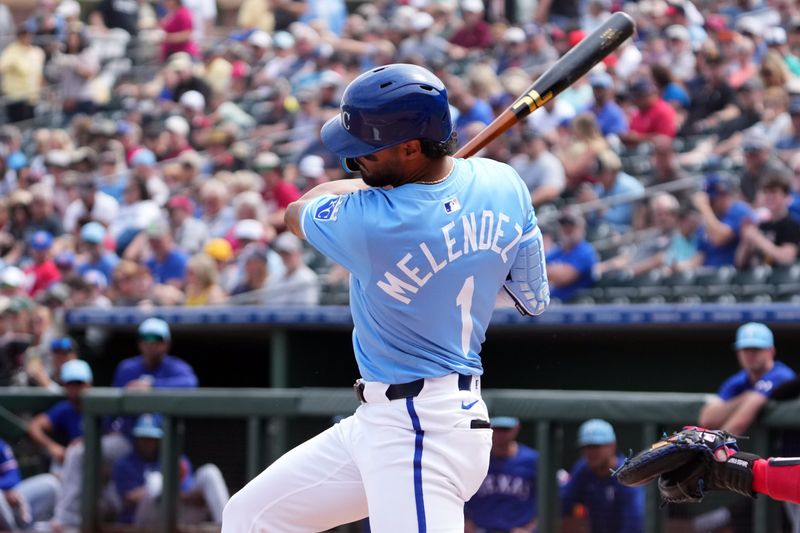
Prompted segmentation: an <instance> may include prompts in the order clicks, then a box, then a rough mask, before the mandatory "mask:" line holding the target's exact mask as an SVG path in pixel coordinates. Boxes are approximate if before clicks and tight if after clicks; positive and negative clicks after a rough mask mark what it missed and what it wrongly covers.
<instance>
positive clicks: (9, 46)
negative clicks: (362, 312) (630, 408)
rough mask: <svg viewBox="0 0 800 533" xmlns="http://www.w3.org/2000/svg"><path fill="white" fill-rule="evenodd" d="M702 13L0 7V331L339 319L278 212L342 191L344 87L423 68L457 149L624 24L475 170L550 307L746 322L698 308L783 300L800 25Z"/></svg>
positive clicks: (196, 1) (51, 2) (422, 5)
mask: <svg viewBox="0 0 800 533" xmlns="http://www.w3.org/2000/svg"><path fill="white" fill-rule="evenodd" d="M696 4H697V5H695V4H694V3H692V2H691V1H690V0H640V1H638V2H622V1H620V0H589V1H588V2H583V1H579V0H559V1H557V2H556V1H550V2H549V1H546V0H545V1H541V2H539V3H538V4H534V3H530V2H522V1H517V2H513V1H512V2H499V3H498V2H484V1H482V0H408V1H399V2H398V1H389V0H382V1H375V2H364V3H350V4H348V5H346V4H345V2H344V1H343V0H302V1H301V0H276V1H272V2H267V1H264V0H244V1H243V2H242V3H241V7H240V8H239V10H238V13H236V14H235V15H236V17H235V19H236V20H235V21H233V20H232V17H231V16H227V17H224V16H223V13H221V12H217V6H216V2H214V0H162V1H159V2H140V1H135V0H128V1H125V0H103V1H101V2H100V3H99V4H98V5H97V6H96V7H93V8H92V10H91V11H87V9H88V8H87V7H86V5H82V4H79V3H78V2H76V1H75V0H38V1H37V2H36V5H35V7H34V9H33V10H32V12H30V13H23V14H19V13H17V14H12V13H10V11H9V8H8V7H7V6H5V5H0V92H1V93H2V95H1V97H2V100H0V101H1V102H2V106H0V107H1V108H2V111H3V113H4V115H5V117H4V118H5V121H4V122H5V125H4V126H3V127H2V128H0V194H1V195H2V198H1V200H0V260H2V265H0V266H2V270H0V285H2V287H0V293H2V294H3V297H2V298H0V313H2V314H3V315H10V317H9V318H10V319H11V321H12V322H14V326H13V328H16V327H18V326H20V327H22V328H23V330H22V331H21V333H26V334H28V333H30V334H32V335H35V333H32V332H30V331H27V330H31V329H32V326H31V325H30V324H25V323H26V322H30V320H29V319H27V318H26V319H22V318H19V314H20V313H23V314H27V315H30V316H50V315H52V313H58V312H60V310H62V309H69V308H74V307H77V306H104V307H108V306H144V307H152V306H165V305H186V306H203V305H220V304H227V305H237V304H258V305H281V306H287V305H288V306H291V305H317V304H320V303H322V304H331V303H333V304H337V303H339V304H341V303H346V302H347V299H348V297H347V284H348V279H347V278H348V276H347V273H346V272H344V271H343V269H342V268H341V267H339V266H338V265H335V264H331V263H330V261H329V260H327V259H325V258H324V257H322V256H321V255H320V254H318V253H316V252H315V251H313V250H311V249H310V248H309V247H306V246H304V244H303V243H302V242H301V241H299V240H298V239H296V238H294V237H293V236H292V235H291V234H289V233H287V232H286V231H285V227H284V224H283V211H284V209H285V208H286V206H287V205H288V204H289V203H290V202H292V201H293V200H295V199H297V198H298V197H299V196H300V195H301V194H302V193H303V192H304V191H306V190H308V189H310V188H312V187H313V186H315V185H316V184H319V183H321V182H325V181H329V180H336V179H342V178H344V177H346V174H345V173H344V171H343V170H342V168H341V165H340V163H339V161H338V160H337V159H336V158H335V157H334V156H333V154H331V153H330V152H328V151H327V150H326V149H325V148H324V146H323V145H322V143H321V141H320V139H319V135H318V133H319V129H320V127H321V125H322V124H323V123H324V122H325V120H327V119H328V118H329V117H331V116H333V115H335V114H336V113H337V112H338V103H339V100H340V96H341V92H342V90H343V89H344V87H345V86H346V85H347V83H348V82H349V81H351V80H352V79H353V78H355V77H356V76H357V75H358V74H360V73H361V72H363V71H365V70H366V69H369V68H372V67H375V66H378V65H382V64H385V63H388V62H409V63H417V64H422V65H424V66H426V67H427V68H429V69H431V70H432V71H433V72H435V73H436V74H437V75H438V76H439V77H440V78H442V79H443V80H444V81H445V84H446V85H447V87H448V91H449V97H450V101H451V108H452V116H453V119H454V122H455V125H456V130H457V132H458V136H459V142H460V143H462V144H463V143H464V142H466V141H467V140H468V139H470V138H471V137H473V136H474V135H475V134H476V133H477V132H478V131H480V130H481V129H482V128H483V127H484V126H485V125H486V124H488V123H489V122H491V120H492V119H493V118H494V117H495V116H497V115H498V114H499V113H500V112H502V111H503V110H504V109H505V108H506V107H507V106H508V105H509V104H510V103H512V102H513V101H514V100H515V99H516V98H517V96H518V95H520V94H521V93H522V92H523V90H524V89H525V88H526V87H528V86H529V84H530V82H531V81H532V80H533V79H535V78H536V77H537V76H538V75H539V74H540V73H542V72H543V71H544V70H545V69H546V68H548V67H549V66H550V65H551V64H552V63H553V62H554V61H555V60H556V59H557V58H558V57H559V56H561V55H563V54H564V53H565V52H566V51H568V50H569V49H570V48H571V47H572V46H574V45H575V44H576V43H577V42H579V41H580V40H581V39H582V38H583V37H584V36H585V35H586V33H587V32H589V31H591V30H593V29H595V28H596V27H597V26H598V25H599V24H600V23H602V21H603V20H604V19H605V18H606V17H608V16H609V15H610V13H612V12H614V11H618V10H623V11H625V12H627V13H629V14H630V15H632V16H633V17H634V18H635V20H636V23H637V32H636V34H635V36H634V37H633V38H632V39H630V40H629V41H627V42H626V43H624V44H623V45H622V46H621V47H620V48H619V49H618V50H616V51H614V53H612V54H611V55H610V56H608V57H607V58H606V59H605V60H603V61H602V62H601V63H600V64H599V65H598V66H596V67H595V68H594V69H593V70H592V71H591V72H590V73H589V74H588V75H587V76H585V77H584V78H583V79H581V80H578V81H577V82H575V83H574V84H573V85H572V87H570V88H569V89H568V90H566V91H565V92H564V93H563V94H561V95H560V96H558V97H557V98H554V99H552V100H550V101H548V102H547V103H546V104H545V105H544V107H543V108H542V109H539V110H537V112H536V113H533V114H532V115H531V116H530V117H529V118H528V119H527V120H526V121H525V122H524V123H523V124H520V125H518V126H515V127H514V128H513V129H512V130H511V131H509V132H507V133H506V134H505V135H503V137H501V138H500V139H498V140H497V141H495V142H493V143H492V144H490V145H489V146H487V147H486V148H485V149H484V150H483V151H482V153H481V154H480V155H482V156H485V157H491V158H495V159H498V160H501V161H505V162H508V163H510V164H511V165H512V166H513V167H514V168H515V169H516V170H517V171H518V172H519V174H520V175H521V177H522V178H523V180H524V181H525V182H526V183H527V184H528V187H529V188H530V191H531V199H532V202H533V205H534V206H535V207H536V209H537V213H538V215H539V222H540V225H541V226H542V228H543V230H544V233H545V235H546V241H547V243H546V247H547V252H548V273H549V276H550V281H551V286H552V292H553V296H554V299H555V300H556V301H558V302H565V303H566V302H587V303H588V302H595V301H619V302H631V301H634V302H638V301H647V302H656V303H658V302H666V301H690V302H691V301H695V300H696V301H700V300H706V299H712V300H713V299H716V300H715V301H717V300H719V301H739V300H747V298H748V294H747V292H748V291H747V290H740V289H738V288H736V285H735V284H734V286H733V288H731V289H730V290H729V291H727V292H726V291H718V292H714V291H711V293H709V292H708V291H707V287H708V286H709V285H714V283H716V282H719V285H723V283H726V284H728V285H730V284H729V283H728V282H729V281H731V279H736V276H737V275H738V274H736V272H737V269H738V270H739V271H740V272H741V271H746V272H751V271H752V270H753V269H758V268H761V270H760V271H759V272H760V274H758V275H757V276H756V277H757V278H758V279H757V280H755V281H757V282H759V283H761V284H771V286H772V287H773V288H774V287H776V286H777V284H779V283H784V282H787V281H788V282H790V283H793V282H798V281H800V271H798V269H794V270H793V269H791V268H790V267H791V266H792V265H794V264H795V262H796V259H797V246H798V241H799V240H800V234H799V233H798V232H800V226H798V220H800V200H799V199H798V198H800V197H798V196H797V193H798V185H800V183H798V181H797V178H798V176H800V155H798V153H797V149H798V147H800V78H799V77H800V7H798V5H797V4H796V3H795V2H791V1H789V0H746V1H737V2H734V1H723V0H713V1H712V0H706V1H700V0H698V2H696ZM348 7H349V10H348ZM13 15H16V17H15V16H13ZM226 18H227V19H230V20H227V21H226V20H223V19H226ZM709 272H711V273H709ZM718 272H722V273H721V274H718ZM731 273H733V274H731ZM704 276H705V277H704ZM709 276H710V277H711V278H712V279H711V282H710V283H709V282H708V277H709ZM703 280H704V281H703ZM748 280H749V278H748V279H746V280H745V281H748ZM701 281H702V282H701ZM750 281H752V280H750ZM631 285H633V287H632V286H631ZM784 285H785V283H784ZM659 286H660V290H659ZM688 286H692V287H694V289H695V290H689V289H687V287H688ZM607 288H611V289H619V290H617V291H616V292H614V291H613V290H606V289H607ZM623 289H628V290H627V292H626V290H623ZM645 289H649V290H645ZM684 289H686V290H684ZM598 291H599V292H598ZM751 292H752V295H751V296H752V298H756V297H761V299H762V300H764V296H765V294H764V291H756V290H755V289H753V290H752V291H751ZM795 293H796V291H794V290H790V289H789V288H785V290H784V292H783V293H781V294H783V296H774V298H775V299H780V298H783V299H787V300H790V299H792V298H795V297H796V294H795ZM776 294H777V293H776ZM766 298H767V299H770V300H771V299H773V296H770V295H769V294H767V295H766ZM726 299H727V300H726ZM26 328H27V330H26ZM14 331H17V330H16V329H15V330H14Z"/></svg>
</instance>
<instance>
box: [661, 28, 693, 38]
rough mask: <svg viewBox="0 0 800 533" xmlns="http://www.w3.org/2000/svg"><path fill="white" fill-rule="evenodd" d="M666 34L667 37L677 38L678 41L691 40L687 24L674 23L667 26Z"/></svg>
mask: <svg viewBox="0 0 800 533" xmlns="http://www.w3.org/2000/svg"><path fill="white" fill-rule="evenodd" d="M664 35H666V37H667V39H675V40H678V41H688V40H689V30H688V29H687V28H686V26H681V25H680V24H673V25H672V26H669V27H667V29H666V30H665V31H664Z"/></svg>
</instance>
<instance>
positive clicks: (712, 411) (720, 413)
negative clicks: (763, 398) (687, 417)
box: [698, 395, 743, 429]
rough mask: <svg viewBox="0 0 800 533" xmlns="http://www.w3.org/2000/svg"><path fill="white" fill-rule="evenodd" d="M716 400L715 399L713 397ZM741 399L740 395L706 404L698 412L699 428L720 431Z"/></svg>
mask: <svg viewBox="0 0 800 533" xmlns="http://www.w3.org/2000/svg"><path fill="white" fill-rule="evenodd" d="M715 398H717V397H715ZM742 399H743V396H742V395H739V396H736V397H734V398H731V399H730V400H728V401H723V400H720V399H719V398H717V399H716V400H714V401H711V402H710V403H707V404H706V405H704V406H703V408H702V409H701V410H700V418H699V420H698V423H699V424H700V426H702V427H704V428H709V429H720V428H721V427H722V425H723V424H725V421H726V420H727V419H728V417H730V416H731V413H733V412H734V411H735V410H736V408H737V407H739V404H740V403H741V401H742Z"/></svg>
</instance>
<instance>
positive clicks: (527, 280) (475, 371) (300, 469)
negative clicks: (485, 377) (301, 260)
mask: <svg viewBox="0 0 800 533" xmlns="http://www.w3.org/2000/svg"><path fill="white" fill-rule="evenodd" d="M322 140H323V142H324V143H325V145H326V146H327V147H328V148H329V149H330V150H331V151H333V152H335V153H336V154H337V155H338V156H339V157H340V158H342V162H343V164H344V165H345V166H346V168H348V169H349V170H352V171H359V172H360V173H361V179H352V180H340V181H334V182H329V183H325V184H322V185H319V186H317V187H315V188H313V189H311V190H310V191H308V192H307V193H306V194H304V195H303V196H302V197H301V198H300V199H299V200H298V201H296V202H294V203H292V204H290V205H289V207H288V209H287V211H286V217H285V219H286V224H287V227H288V228H289V229H290V230H291V231H292V232H293V233H294V234H296V235H297V236H298V237H301V238H305V239H306V240H308V242H309V243H310V244H311V245H312V246H314V247H315V248H317V249H318V250H319V251H321V252H322V253H324V254H326V255H327V256H328V257H330V258H331V259H332V260H334V261H336V262H337V263H340V264H341V265H343V266H344V267H345V268H347V269H348V270H349V271H350V273H351V283H350V306H351V309H352V314H353V322H354V325H355V328H354V331H353V349H354V352H355V356H356V361H357V363H358V368H359V371H360V373H361V379H360V380H358V381H357V382H356V392H357V394H358V396H359V398H360V400H361V401H362V404H361V406H360V407H359V408H358V409H357V410H356V412H355V414H354V415H353V416H351V417H349V418H346V419H345V420H343V421H342V422H340V423H338V424H336V425H335V426H333V427H332V428H330V429H328V430H327V431H325V432H323V433H321V434H320V435H318V436H317V437H315V438H314V439H312V440H310V441H308V442H306V443H304V444H302V445H301V446H299V447H297V448H295V449H294V450H292V451H290V452H289V453H287V454H286V455H284V456H283V457H282V458H280V459H279V460H278V461H276V462H275V463H274V464H272V465H271V466H270V467H269V468H267V470H265V471H264V472H262V473H261V474H260V475H259V476H258V477H256V478H255V479H254V480H252V481H251V482H250V483H248V485H247V486H245V487H244V488H243V489H242V490H241V491H239V492H238V493H237V494H235V495H234V496H233V498H231V501H230V502H229V503H228V505H227V507H226V509H225V513H224V516H223V524H222V530H223V532H224V533H244V532H255V531H280V532H281V533H292V532H306V531H308V532H312V531H324V530H328V529H330V528H332V527H335V526H336V525H338V524H343V523H348V522H354V521H357V520H360V519H362V518H364V517H365V516H367V515H369V519H370V526H371V528H372V531H379V532H381V533H393V532H397V533H409V532H413V531H419V532H426V531H429V530H430V531H436V532H452V533H456V532H458V533H462V532H463V529H464V502H465V501H466V500H468V499H469V498H470V497H471V496H472V495H473V494H474V493H475V491H477V490H478V487H480V484H481V482H482V481H483V479H484V477H485V476H486V471H487V468H488V465H489V452H490V448H491V440H492V438H491V429H490V427H489V415H488V412H487V408H486V404H485V403H484V402H483V400H482V399H481V396H480V375H481V374H482V372H483V367H482V366H481V359H480V356H479V355H478V353H479V351H480V348H481V343H482V342H483V340H484V335H485V331H486V328H487V327H488V325H489V320H490V318H491V315H492V311H493V309H494V307H495V301H496V297H497V295H498V292H499V291H501V290H503V289H504V288H505V290H506V291H508V292H509V294H511V295H512V296H513V297H514V300H515V302H516V304H517V306H518V308H519V309H520V310H522V311H524V312H525V313H527V314H539V313H541V312H542V311H544V309H545V307H546V306H547V304H548V303H549V292H548V286H547V276H546V273H545V264H544V251H543V247H542V239H541V232H540V231H539V229H538V227H537V225H536V217H535V215H534V212H533V208H532V206H531V199H530V193H529V192H528V189H527V187H526V186H525V183H524V182H523V181H522V179H521V178H520V177H519V175H517V173H516V172H515V171H514V170H513V169H512V168H511V167H509V166H508V165H505V164H503V163H499V162H497V161H492V160H488V159H482V158H472V159H456V158H453V157H452V156H451V155H450V154H452V153H453V149H454V147H455V144H456V139H455V136H454V135H453V125H452V122H451V120H450V110H449V106H448V102H447V90H446V89H445V87H444V85H443V84H442V82H441V80H439V79H438V78H437V77H436V76H434V75H433V74H431V73H430V72H428V71H427V70H425V69H423V68H421V67H417V66H414V65H388V66H384V67H378V68H375V69H372V70H370V71H368V72H366V73H364V74H362V75H361V76H359V77H358V78H356V79H355V80H354V81H353V82H352V83H351V84H350V85H349V86H348V87H347V89H346V90H345V92H344V94H343V97H342V105H341V112H340V113H339V115H338V116H336V117H334V118H332V119H331V120H329V121H328V122H327V123H326V124H325V126H324V127H323V128H322Z"/></svg>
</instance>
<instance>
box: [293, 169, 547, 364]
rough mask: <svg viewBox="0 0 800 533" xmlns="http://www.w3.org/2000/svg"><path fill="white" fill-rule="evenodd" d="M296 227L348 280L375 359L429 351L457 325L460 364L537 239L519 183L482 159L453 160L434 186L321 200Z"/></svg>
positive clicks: (525, 194) (376, 190)
mask: <svg viewBox="0 0 800 533" xmlns="http://www.w3.org/2000/svg"><path fill="white" fill-rule="evenodd" d="M301 224H302V228H303V232H304V234H305V235H306V238H307V239H308V241H309V242H310V243H311V244H312V245H313V246H314V247H315V248H317V249H318V250H320V251H321V252H323V253H324V254H325V255H327V256H328V257H330V258H331V259H332V260H334V261H336V262H337V263H339V264H341V265H342V266H344V267H345V268H347V269H348V270H349V271H350V272H351V274H352V279H351V289H350V303H351V308H352V310H353V319H354V323H355V325H356V328H357V329H358V328H359V327H360V326H363V324H360V322H363V321H366V322H371V323H372V324H373V325H374V326H375V328H376V330H377V331H375V333H376V335H378V336H380V337H381V340H380V343H376V345H375V346H374V348H375V349H376V350H380V351H386V346H387V344H388V345H390V346H399V345H402V344H404V343H405V344H406V345H407V347H408V350H409V352H413V351H414V350H416V351H417V352H419V351H420V350H422V351H425V349H426V347H428V348H430V350H431V351H435V350H436V347H435V346H434V344H435V343H436V341H438V340H441V343H444V344H446V342H447V341H446V340H445V336H446V335H448V334H449V335H450V336H452V332H453V331H454V329H455V328H457V327H459V326H460V327H461V332H462V335H461V338H460V340H461V342H460V343H459V346H453V347H452V351H453V352H456V353H457V352H460V355H462V356H467V357H468V356H469V355H470V353H472V354H477V352H478V351H479V350H480V343H482V342H483V334H484V332H485V330H486V327H487V326H488V321H489V319H490V318H491V313H492V311H493V309H494V305H495V299H496V296H497V292H498V289H499V288H500V287H501V286H502V284H503V281H504V280H505V279H506V276H507V275H508V272H509V269H510V268H511V264H512V263H513V261H514V258H515V257H516V255H517V252H518V249H519V247H520V246H525V245H526V242H527V241H530V240H531V236H532V235H533V234H534V232H538V229H536V217H535V215H534V213H533V208H532V206H531V201H530V193H529V192H528V189H527V187H526V186H525V184H524V182H523V181H522V180H521V179H520V177H519V175H517V173H516V172H515V171H514V170H513V169H512V168H511V167H509V166H508V165H505V164H503V163H499V162H496V161H493V160H490V159H483V158H471V159H456V160H455V167H454V169H453V171H452V173H451V175H450V176H449V177H448V179H447V180H445V181H444V182H442V183H439V184H433V185H429V184H421V183H412V184H408V185H403V186H401V187H398V188H395V189H389V190H384V189H379V188H372V189H368V190H364V191H358V192H354V193H350V194H347V195H344V196H322V197H320V198H318V199H315V200H314V201H312V202H310V203H309V204H308V205H307V206H306V207H305V208H304V210H303V213H302V216H301ZM367 301H368V302H369V305H364V304H366V302H367ZM398 315H401V316H398ZM432 322H436V324H437V325H438V328H439V329H440V330H441V329H444V330H445V331H433V328H432V325H431V324H432ZM450 325H452V326H453V328H454V329H450V330H449V332H448V331H446V330H447V326H450ZM392 327H393V328H394V329H392ZM429 329H430V331H429ZM387 330H389V331H387ZM360 333H363V332H360ZM401 336H402V337H403V338H402V339H401V338H400V337H401ZM395 337H396V338H395ZM456 338H458V337H457V336H456ZM361 341H362V344H363V341H364V339H361ZM441 343H440V344H439V345H438V346H442V345H443V344H441ZM411 345H413V348H414V350H412V349H411ZM459 348H460V349H459ZM401 350H402V348H401ZM357 351H358V349H357ZM365 351H366V350H365ZM478 365H479V363H478ZM448 368H452V367H448Z"/></svg>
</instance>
